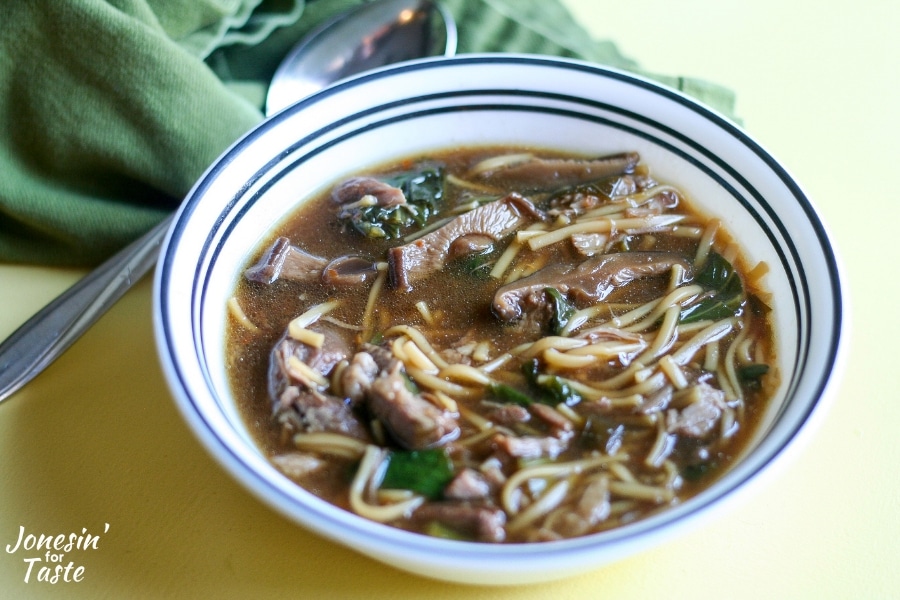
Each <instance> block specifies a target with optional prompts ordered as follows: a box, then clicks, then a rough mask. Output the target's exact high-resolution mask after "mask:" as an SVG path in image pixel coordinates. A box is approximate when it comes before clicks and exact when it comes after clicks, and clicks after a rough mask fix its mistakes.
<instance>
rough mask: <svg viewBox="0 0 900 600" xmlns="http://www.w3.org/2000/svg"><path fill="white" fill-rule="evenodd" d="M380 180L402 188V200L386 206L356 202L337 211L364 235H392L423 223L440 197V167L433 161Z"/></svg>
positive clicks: (430, 214)
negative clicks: (399, 202)
mask: <svg viewBox="0 0 900 600" xmlns="http://www.w3.org/2000/svg"><path fill="white" fill-rule="evenodd" d="M382 181H383V182H384V183H387V184H388V185H392V186H394V187H397V188H399V189H400V190H402V191H403V195H404V196H405V197H406V202H405V203H404V204H398V205H395V206H387V207H384V206H378V204H374V203H373V204H357V205H355V206H353V207H352V208H348V209H346V210H344V211H343V212H342V213H341V215H340V216H341V218H342V219H343V220H345V221H346V222H348V223H349V224H350V225H352V226H353V228H354V229H356V230H357V231H359V232H360V233H362V234H363V235H365V236H367V237H371V238H386V239H395V238H399V237H401V236H402V235H403V232H404V231H405V230H406V229H407V228H409V227H412V226H414V225H415V226H418V227H423V226H424V225H425V223H426V222H427V221H428V219H429V218H430V217H431V216H433V215H434V214H436V213H437V211H438V206H439V204H440V202H441V200H442V199H443V197H444V170H443V168H441V167H440V166H437V165H427V166H424V167H421V168H419V169H416V170H412V171H403V172H401V173H397V174H394V175H391V176H390V177H385V178H382Z"/></svg>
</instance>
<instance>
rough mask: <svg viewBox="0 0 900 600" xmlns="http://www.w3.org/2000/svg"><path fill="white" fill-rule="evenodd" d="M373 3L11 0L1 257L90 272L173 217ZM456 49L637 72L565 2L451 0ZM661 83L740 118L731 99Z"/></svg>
mask: <svg viewBox="0 0 900 600" xmlns="http://www.w3.org/2000/svg"><path fill="white" fill-rule="evenodd" d="M362 1H363V0H306V1H304V0H65V1H64V2H59V0H3V1H2V2H0V23H2V24H3V32H2V34H0V36H2V37H0V115H2V117H0V118H2V124H0V261H2V262H8V263H28V264H48V265H69V266H89V265H94V264H96V263H98V262H100V261H102V260H103V259H104V258H106V257H108V256H109V255H111V254H112V253H114V252H115V251H116V250H118V249H119V248H121V247H122V246H124V245H125V244H127V243H128V242H129V241H131V240H133V239H134V238H136V237H138V236H139V235H140V234H141V233H143V232H145V231H146V230H148V229H149V228H150V227H152V226H153V225H154V224H156V223H158V222H159V221H160V220H161V219H162V218H163V217H164V216H165V215H166V214H167V213H169V212H171V211H172V210H173V209H174V208H175V207H176V206H177V205H178V203H179V202H180V201H181V199H182V198H183V197H184V195H185V194H186V193H187V192H188V191H189V189H190V187H191V185H192V184H193V183H194V182H195V181H196V180H197V179H198V178H199V177H200V175H201V174H202V173H203V171H204V170H205V169H206V167H207V166H208V165H209V164H211V163H212V162H213V161H214V160H215V158H216V157H217V156H218V155H219V154H220V153H221V152H222V151H224V150H225V149H226V148H227V147H228V146H229V145H230V144H231V143H232V142H233V141H235V140H236V139H237V138H238V137H240V136H241V135H242V134H243V133H245V132H246V131H248V130H249V129H250V128H252V127H253V126H254V125H255V124H256V123H258V122H259V121H260V120H261V119H262V118H263V115H262V106H263V103H264V98H265V93H266V88H267V85H268V81H269V79H270V77H271V75H272V73H273V72H274V70H275V68H276V67H277V65H278V62H279V61H280V60H281V58H282V57H283V56H284V55H285V54H286V53H287V51H288V50H289V49H290V48H291V47H292V46H293V45H294V44H295V43H296V41H297V40H298V39H299V38H300V37H301V36H302V35H303V34H304V33H306V32H308V31H309V30H310V29H312V28H313V27H315V26H316V25H318V24H319V23H321V22H323V21H324V20H325V19H328V18H329V17H331V16H333V15H335V14H336V13H337V12H338V11H341V10H344V9H347V8H349V7H351V6H354V5H356V4H359V3H361V2H362ZM444 4H445V6H446V7H447V8H448V9H449V10H450V11H451V12H452V13H453V15H454V17H455V18H456V20H457V24H458V27H459V47H458V51H459V52H460V53H466V52H484V51H508V52H529V53H539V54H548V55H556V56H567V57H576V58H582V59H586V60H590V61H594V62H597V63H601V64H605V65H610V66H613V67H618V68H623V69H630V70H632V71H637V72H641V71H640V69H639V68H638V65H637V64H636V63H635V62H634V61H632V60H630V59H628V58H626V57H625V56H623V55H622V54H621V53H620V52H619V51H618V49H617V48H616V46H615V45H614V44H613V43H612V42H609V41H595V40H593V39H591V38H590V36H589V35H588V34H587V32H586V31H585V30H584V29H583V28H582V27H580V26H579V25H578V23H576V22H575V21H574V20H573V18H572V16H571V15H570V14H569V13H568V11H567V10H566V8H565V7H564V6H563V5H562V4H561V3H560V2H559V1H558V0H444ZM642 74H644V75H649V76H651V77H654V78H656V79H658V80H660V81H662V82H663V83H665V84H667V85H671V86H673V87H676V88H678V89H681V90H683V91H685V92H686V93H690V94H692V95H694V96H695V97H697V98H699V99H700V100H703V101H705V102H706V103H707V104H709V105H711V106H713V107H714V108H717V109H718V110H720V111H722V112H723V113H725V114H728V115H731V114H732V113H733V108H734V96H733V94H732V93H731V92H730V91H729V90H727V89H724V88H722V87H721V86H718V85H715V84H711V83H709V82H704V81H699V80H696V79H688V78H680V77H662V76H657V75H652V74H647V73H642Z"/></svg>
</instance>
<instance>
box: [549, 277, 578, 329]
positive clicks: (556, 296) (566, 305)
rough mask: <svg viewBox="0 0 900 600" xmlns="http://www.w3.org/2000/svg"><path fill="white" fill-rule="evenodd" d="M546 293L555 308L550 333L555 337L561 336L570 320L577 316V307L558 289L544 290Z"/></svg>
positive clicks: (551, 318)
mask: <svg viewBox="0 0 900 600" xmlns="http://www.w3.org/2000/svg"><path fill="white" fill-rule="evenodd" d="M544 293H546V294H547V295H548V296H550V301H551V305H552V306H553V316H552V317H550V331H551V332H552V333H553V334H554V335H559V334H560V333H561V332H562V330H563V329H564V328H565V327H566V325H568V324H569V319H571V318H572V315H574V314H575V306H573V305H572V303H571V302H569V301H568V300H567V299H566V298H565V297H564V296H563V295H562V294H561V293H560V292H559V290H558V289H556V288H553V287H548V288H544Z"/></svg>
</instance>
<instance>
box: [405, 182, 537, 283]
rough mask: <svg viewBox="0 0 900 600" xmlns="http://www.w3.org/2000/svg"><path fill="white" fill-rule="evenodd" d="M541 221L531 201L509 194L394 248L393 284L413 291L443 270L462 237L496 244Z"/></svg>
mask: <svg viewBox="0 0 900 600" xmlns="http://www.w3.org/2000/svg"><path fill="white" fill-rule="evenodd" d="M540 218H541V215H540V212H539V211H538V210H537V208H535V206H534V205H533V204H532V203H531V201H529V200H527V199H526V198H523V197H522V196H520V195H519V194H510V195H508V196H506V197H505V198H503V199H501V200H497V201H495V202H491V203H489V204H484V205H482V206H479V207H478V208H475V209H473V210H470V211H469V212H467V213H463V214H462V215H460V216H458V217H456V218H455V219H453V220H452V221H450V222H449V223H447V224H446V225H444V226H443V227H441V228H440V229H436V230H434V231H432V232H431V233H429V234H428V235H425V236H423V237H420V238H418V239H416V240H413V241H412V242H410V243H408V244H406V245H403V246H397V247H395V248H391V249H390V251H389V252H388V273H389V274H390V277H391V284H392V285H393V286H394V287H396V288H399V289H401V290H405V291H409V290H411V289H412V284H413V283H415V282H416V281H419V280H421V279H424V278H426V277H427V276H429V275H431V274H432V273H435V272H437V271H439V270H441V269H442V268H443V267H444V265H445V264H446V263H447V261H448V260H449V259H450V248H451V246H452V245H453V243H454V242H455V241H456V240H458V239H460V238H466V237H468V238H470V239H471V236H473V235H474V234H478V235H480V236H484V237H487V238H490V239H492V240H495V241H496V240H499V239H501V238H503V237H504V236H506V235H508V234H510V233H512V232H514V231H515V230H517V229H519V228H520V227H522V226H523V225H526V224H528V223H530V222H533V221H535V220H537V219H540Z"/></svg>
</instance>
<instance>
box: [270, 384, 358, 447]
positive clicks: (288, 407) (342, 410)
mask: <svg viewBox="0 0 900 600" xmlns="http://www.w3.org/2000/svg"><path fill="white" fill-rule="evenodd" d="M284 411H293V413H294V414H295V416H296V418H294V419H292V422H293V423H295V424H296V425H297V426H298V427H299V430H300V431H301V432H303V433H319V432H328V433H339V434H342V435H346V436H349V437H353V438H356V439H359V440H363V441H366V442H368V441H369V440H370V436H369V432H368V429H366V427H365V425H363V423H362V421H361V420H360V419H359V417H358V416H357V415H356V413H355V412H354V411H353V408H352V407H351V406H350V404H349V403H348V402H346V401H345V400H344V399H343V398H339V397H337V396H332V395H330V394H325V393H322V392H319V391H317V390H308V389H301V388H298V387H296V386H289V387H288V388H286V389H285V391H284V392H283V393H282V395H281V398H280V400H279V403H278V408H277V411H276V412H277V413H282V412H284Z"/></svg>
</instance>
